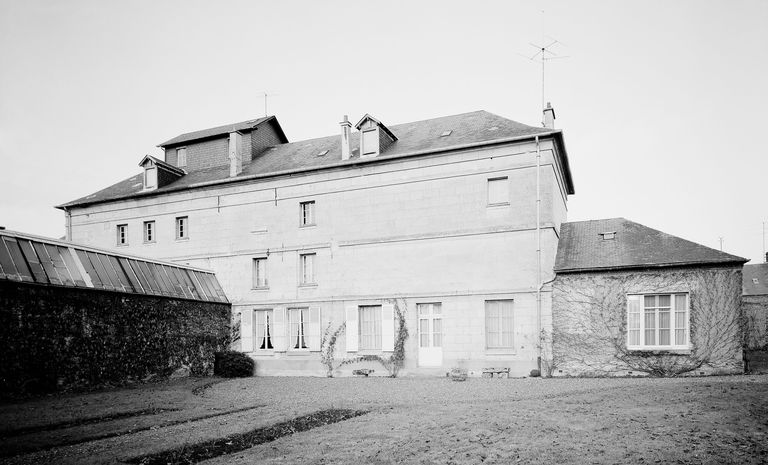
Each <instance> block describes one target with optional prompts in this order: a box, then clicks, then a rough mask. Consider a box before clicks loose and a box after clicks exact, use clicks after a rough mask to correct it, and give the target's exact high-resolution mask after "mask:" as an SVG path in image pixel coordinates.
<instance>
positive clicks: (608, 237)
mask: <svg viewBox="0 0 768 465" xmlns="http://www.w3.org/2000/svg"><path fill="white" fill-rule="evenodd" d="M599 236H600V237H602V238H603V240H604V241H612V240H614V239H616V231H607V232H602V233H600V234H599Z"/></svg>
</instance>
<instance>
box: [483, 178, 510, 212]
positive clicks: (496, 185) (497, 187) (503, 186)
mask: <svg viewBox="0 0 768 465" xmlns="http://www.w3.org/2000/svg"><path fill="white" fill-rule="evenodd" d="M507 204H509V179H508V178H507V177H506V176H504V177H503V178H491V179H489V180H488V205H507Z"/></svg>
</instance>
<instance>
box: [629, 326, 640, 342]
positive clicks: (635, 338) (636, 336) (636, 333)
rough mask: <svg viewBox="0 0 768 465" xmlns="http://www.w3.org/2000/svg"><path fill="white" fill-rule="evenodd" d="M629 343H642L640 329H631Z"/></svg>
mask: <svg viewBox="0 0 768 465" xmlns="http://www.w3.org/2000/svg"><path fill="white" fill-rule="evenodd" d="M629 345H631V346H639V345H640V330H639V329H632V330H630V331H629Z"/></svg>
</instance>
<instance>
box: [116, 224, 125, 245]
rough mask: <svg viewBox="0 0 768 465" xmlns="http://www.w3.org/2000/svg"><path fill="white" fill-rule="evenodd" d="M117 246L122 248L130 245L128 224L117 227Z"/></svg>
mask: <svg viewBox="0 0 768 465" xmlns="http://www.w3.org/2000/svg"><path fill="white" fill-rule="evenodd" d="M117 245H118V246H121V247H122V246H125V245H128V225H127V224H118V225H117Z"/></svg>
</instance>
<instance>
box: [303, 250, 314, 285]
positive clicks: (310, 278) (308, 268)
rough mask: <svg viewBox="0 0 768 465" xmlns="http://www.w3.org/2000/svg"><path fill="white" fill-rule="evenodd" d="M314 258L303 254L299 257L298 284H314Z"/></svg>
mask: <svg viewBox="0 0 768 465" xmlns="http://www.w3.org/2000/svg"><path fill="white" fill-rule="evenodd" d="M315 256H316V254H313V253H305V254H301V255H300V256H299V284H300V285H307V284H315Z"/></svg>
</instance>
